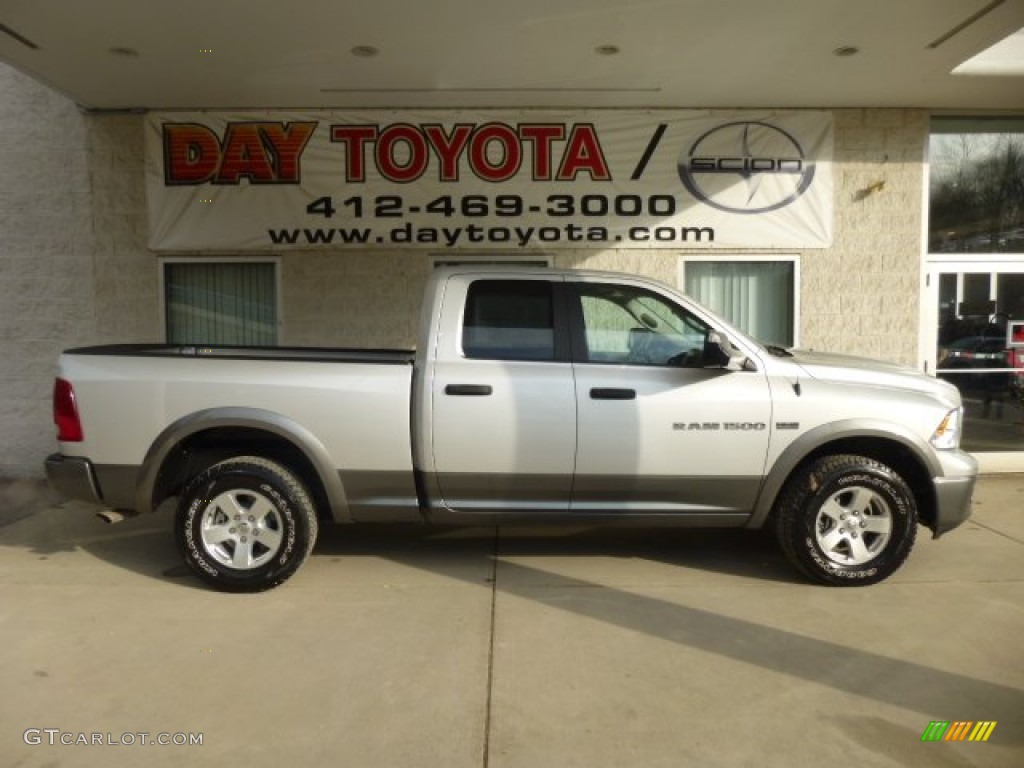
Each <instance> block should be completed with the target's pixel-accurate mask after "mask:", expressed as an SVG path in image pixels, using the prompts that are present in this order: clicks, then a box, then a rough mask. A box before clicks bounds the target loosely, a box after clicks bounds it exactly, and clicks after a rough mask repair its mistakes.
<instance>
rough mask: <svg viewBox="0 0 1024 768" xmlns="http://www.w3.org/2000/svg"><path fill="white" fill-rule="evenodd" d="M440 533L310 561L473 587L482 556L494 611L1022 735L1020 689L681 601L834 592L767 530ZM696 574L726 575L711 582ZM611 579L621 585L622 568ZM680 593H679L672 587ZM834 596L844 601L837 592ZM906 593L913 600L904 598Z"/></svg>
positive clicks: (1012, 737) (337, 542) (1022, 740)
mask: <svg viewBox="0 0 1024 768" xmlns="http://www.w3.org/2000/svg"><path fill="white" fill-rule="evenodd" d="M437 536H438V534H436V533H434V534H431V533H423V529H416V530H409V531H407V532H406V533H405V534H404V535H403V536H401V537H400V538H399V539H398V540H395V539H394V538H393V537H391V536H389V535H388V534H387V532H386V531H382V530H379V529H370V530H366V529H362V530H360V531H358V533H357V535H355V536H351V535H349V529H347V528H346V529H334V530H329V531H328V532H327V534H326V535H325V536H324V538H323V539H322V541H321V544H320V545H319V546H318V548H317V552H316V554H318V555H319V556H321V557H331V558H333V557H339V558H341V557H344V556H346V555H366V554H371V553H375V554H377V555H379V556H382V557H386V558H388V559H390V560H392V561H395V562H398V563H400V564H402V565H405V566H408V567H411V568H415V569H420V570H425V571H428V572H431V573H439V574H442V575H445V576H448V577H451V578H454V579H459V580H462V581H470V582H473V583H479V582H480V574H481V573H482V572H483V571H482V570H481V568H475V569H471V568H468V567H467V564H466V563H465V562H463V561H464V560H465V559H466V558H474V559H476V558H484V559H485V560H486V562H487V565H488V568H487V569H484V570H485V571H486V572H488V573H490V574H491V576H490V577H489V578H487V579H486V581H487V582H489V583H493V587H492V589H493V593H494V599H495V600H497V601H498V603H497V606H498V607H497V610H499V611H500V600H501V599H502V597H508V596H511V597H515V598H519V599H522V600H526V601H530V602H533V603H535V604H540V605H543V606H546V607H548V608H552V609H555V610H558V611H563V612H564V611H568V612H570V613H572V614H573V615H574V616H578V617H582V618H586V619H588V620H591V621H596V622H599V623H602V624H606V625H608V626H612V627H618V628H623V629H627V630H630V631H633V632H639V633H642V634H644V635H647V636H650V637H653V638H656V639H658V640H662V641H668V642H671V643H675V644H677V645H679V646H682V647H685V648H688V649H693V650H699V651H701V652H704V653H707V654H711V655H714V656H718V657H723V658H727V659H731V660H733V661H738V662H742V663H744V664H750V665H754V666H756V667H759V668H762V669H767V670H770V671H772V672H776V673H778V674H780V675H783V676H786V677H790V678H793V679H796V680H802V681H806V682H812V683H815V684H818V685H822V686H826V687H828V688H832V689H834V690H837V691H840V692H843V693H846V694H852V695H855V696H857V697H860V698H861V699H863V700H864V701H865V705H866V709H868V710H869V711H870V707H871V706H872V705H871V702H874V703H875V704H883V705H888V706H895V707H899V708H902V709H907V710H910V711H913V712H917V713H919V714H921V716H922V720H924V721H927V720H929V719H932V718H935V717H938V716H940V715H942V713H944V712H953V713H960V712H963V711H965V708H966V709H969V710H970V717H972V718H974V719H975V720H996V721H999V722H1000V726H1001V728H1002V730H1001V732H1000V741H1001V742H1003V743H1005V744H1013V745H1020V744H1024V729H1022V728H1021V727H1020V725H1019V712H1020V711H1021V707H1022V705H1024V691H1022V690H1020V689H1019V688H1014V687H1012V686H1009V685H1002V684H1000V683H996V682H991V681H988V680H980V679H977V678H974V677H970V676H969V675H965V674H960V673H957V672H951V671H947V670H944V669H941V668H939V667H936V666H930V665H928V664H927V663H922V662H918V661H910V660H906V659H899V658H894V657H892V656H887V655H885V654H884V653H878V652H875V651H872V650H867V649H864V648H859V647H856V646H853V645H847V644H844V643H842V642H836V641H834V640H829V639H822V638H820V637H812V636H809V635H808V634H802V633H801V632H799V631H791V630H789V629H784V628H780V627H777V626H769V625H767V624H764V623H760V622H758V621H755V620H749V619H745V618H739V617H736V616H729V615H725V613H719V612H715V611H713V610H707V609H706V608H699V607H694V606H692V605H686V604H685V602H686V594H687V591H690V592H692V590H693V589H699V588H700V586H701V585H706V586H707V587H708V589H709V590H721V589H722V588H723V587H726V588H728V587H729V586H732V587H738V588H739V589H763V582H771V583H773V584H774V585H777V586H778V587H780V588H782V589H781V591H779V590H778V589H773V590H772V591H771V592H770V593H766V594H765V599H766V600H785V601H787V602H798V601H805V603H806V604H807V605H813V602H812V601H813V599H814V598H815V597H820V596H821V595H822V594H823V593H824V594H827V593H832V594H834V595H836V596H838V595H839V594H841V593H840V592H838V591H834V588H829V587H822V586H816V585H813V584H809V583H807V582H805V581H803V580H801V579H800V578H799V577H798V576H795V575H794V573H793V571H792V569H791V567H790V566H789V565H788V563H786V562H785V560H784V559H783V558H782V556H781V555H780V554H778V553H777V552H776V550H775V545H774V541H773V540H772V539H771V538H770V537H769V536H767V535H764V534H759V533H758V532H746V531H692V530H690V531H686V530H677V531H668V532H666V531H650V530H633V529H628V530H614V529H612V530H609V529H600V530H583V531H575V532H568V531H563V532H551V531H549V530H544V531H543V532H542V533H540V534H538V533H537V532H536V531H535V530H534V531H530V530H517V529H511V530H506V529H504V528H502V529H500V530H499V529H493V528H492V529H474V530H466V531H461V532H451V533H447V534H445V533H442V534H440V538H437ZM432 537H433V538H432ZM573 556H579V557H580V558H591V559H593V560H594V561H595V564H594V565H593V566H592V567H590V568H589V569H587V570H586V573H587V577H580V576H578V575H567V574H566V573H560V572H557V569H563V570H568V569H571V567H572V566H571V564H570V566H568V567H566V565H565V558H566V557H573ZM548 558H551V560H548ZM554 558H558V560H555V559H554ZM605 558H615V559H622V558H632V559H637V560H638V561H642V564H641V565H639V566H638V567H639V568H644V567H647V568H648V569H649V567H650V566H651V565H652V564H653V565H662V566H668V567H669V569H670V570H671V569H678V568H682V569H686V570H689V571H692V572H693V573H694V577H695V578H694V585H693V586H690V587H688V588H687V585H686V583H685V581H683V582H681V581H680V579H679V578H678V574H677V575H676V576H675V578H671V577H670V578H671V581H670V582H668V581H667V580H666V583H665V585H664V586H668V587H669V588H670V589H669V591H675V592H677V594H678V597H677V598H674V599H668V598H663V597H659V596H653V595H650V594H641V593H639V592H640V591H642V590H638V589H637V588H636V587H635V586H632V585H625V586H618V585H616V584H614V583H611V579H608V578H604V577H603V576H602V562H601V561H602V559H605ZM575 570H577V571H578V570H579V569H575ZM702 572H704V573H707V572H713V573H715V574H719V575H721V576H723V577H724V578H722V579H718V578H714V577H713V578H708V577H707V576H706V575H702ZM604 575H607V570H605V571H604ZM618 578H619V579H621V578H622V575H621V573H620V574H619V576H618ZM642 583H649V582H647V581H645V582H642ZM759 583H760V586H759ZM681 586H682V587H683V589H678V590H675V589H674V588H678V587H681ZM887 589H889V585H883V586H878V587H875V588H874V590H875V591H876V592H877V593H878V596H879V597H881V596H882V593H883V592H884V591H886V590H887ZM648 591H654V592H663V591H664V590H660V589H654V590H648ZM843 593H845V594H849V593H848V592H846V591H845V590H844V591H843ZM854 594H860V595H862V596H863V597H864V600H863V606H862V609H863V610H870V609H871V608H870V606H871V603H872V602H873V601H872V599H871V598H872V593H871V591H870V589H869V590H855V591H854ZM904 594H906V595H907V599H912V598H911V597H910V596H909V593H904ZM929 594H932V593H931V592H929ZM748 600H749V598H748ZM883 603H886V604H887V606H888V607H885V608H884V610H888V611H890V612H891V611H892V610H894V609H893V607H892V605H891V604H888V602H887V601H886V600H883ZM740 604H741V605H742V602H741V603H740ZM748 604H749V603H748ZM901 627H902V624H901V625H900V626H895V627H893V632H901V631H902V629H901ZM825 631H826V632H827V631H830V630H829V629H827V628H826V629H825ZM894 645H898V644H894ZM879 647H885V640H884V638H879ZM854 719H856V718H854ZM851 722H852V721H851ZM1004 725H1005V727H1004ZM915 738H916V735H915Z"/></svg>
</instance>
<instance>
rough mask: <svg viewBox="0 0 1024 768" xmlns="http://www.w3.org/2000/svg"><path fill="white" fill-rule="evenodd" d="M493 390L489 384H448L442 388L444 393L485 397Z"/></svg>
mask: <svg viewBox="0 0 1024 768" xmlns="http://www.w3.org/2000/svg"><path fill="white" fill-rule="evenodd" d="M493 391H494V390H492V389H491V385H490V384H449V385H448V386H446V387H445V388H444V393H445V394H446V395H456V396H462V397H486V396H487V395H489V394H491V392H493Z"/></svg>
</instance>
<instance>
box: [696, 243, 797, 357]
mask: <svg viewBox="0 0 1024 768" xmlns="http://www.w3.org/2000/svg"><path fill="white" fill-rule="evenodd" d="M680 270H681V273H682V274H681V280H680V282H681V283H682V285H683V290H684V291H685V292H686V293H687V294H688V295H690V296H692V297H693V298H694V299H696V300H697V301H699V302H700V303H701V304H703V305H704V306H706V307H707V308H708V309H710V310H712V311H713V312H716V313H717V314H719V315H721V316H722V317H724V318H725V319H726V320H728V321H729V322H730V323H732V324H733V325H735V326H736V327H737V328H739V329H740V330H742V331H744V332H745V333H747V334H749V335H750V336H752V337H753V338H755V339H757V340H758V341H761V342H764V343H766V344H778V345H780V346H784V347H792V346H795V345H796V344H797V334H796V329H797V306H798V305H797V298H796V286H797V259H796V257H795V256H793V257H782V258H776V257H773V258H771V259H760V258H758V259H750V258H747V257H736V258H735V259H721V260H718V259H716V260H711V259H707V258H701V259H693V258H688V259H683V260H682V262H681V268H680Z"/></svg>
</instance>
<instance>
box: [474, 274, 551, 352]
mask: <svg viewBox="0 0 1024 768" xmlns="http://www.w3.org/2000/svg"><path fill="white" fill-rule="evenodd" d="M555 325H556V324H555V290H554V285H553V284H552V283H551V282H550V281H548V280H476V281H474V282H473V283H471V284H470V286H469V289H468V292H467V294H466V307H465V311H464V313H463V318H462V353H463V354H464V355H465V356H466V357H467V358H471V359H477V360H534V361H542V362H549V361H555V360H558V359H559V357H560V355H559V353H558V344H557V339H556V334H555Z"/></svg>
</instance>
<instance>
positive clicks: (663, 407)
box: [568, 279, 771, 525]
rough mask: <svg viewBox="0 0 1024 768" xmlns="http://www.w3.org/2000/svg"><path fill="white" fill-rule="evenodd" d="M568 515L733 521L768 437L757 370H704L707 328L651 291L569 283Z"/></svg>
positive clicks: (753, 485)
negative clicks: (572, 420) (572, 416)
mask: <svg viewBox="0 0 1024 768" xmlns="http://www.w3.org/2000/svg"><path fill="white" fill-rule="evenodd" d="M568 285H569V286H570V296H571V299H570V306H571V308H572V314H571V316H572V323H573V330H574V334H573V351H574V368H575V374H576V400H577V419H578V424H577V450H576V457H577V458H576V476H575V482H574V487H573V494H572V504H571V508H572V510H573V511H574V512H580V513H605V514H617V513H629V514H644V513H647V514H657V515H662V514H688V515H701V516H703V517H705V518H706V522H708V523H710V524H714V523H715V522H716V521H719V522H721V523H722V524H726V525H727V524H730V522H734V523H737V524H738V523H739V522H742V520H743V519H745V517H746V515H748V514H749V512H750V511H751V510H752V509H753V505H754V502H755V500H756V497H757V493H758V491H759V488H760V484H761V478H762V475H763V472H764V467H765V461H766V456H767V451H768V443H769V438H770V433H771V428H770V427H771V397H770V393H769V388H768V381H767V378H766V376H765V374H764V372H763V371H758V370H729V369H724V368H720V367H705V366H707V365H709V362H710V361H708V360H706V359H705V344H706V342H707V336H708V333H709V332H710V331H711V330H712V326H711V325H710V324H709V322H708V321H706V320H704V319H702V318H701V317H699V316H698V315H697V314H696V313H695V312H692V311H690V310H688V309H686V308H685V307H683V306H682V304H681V303H679V302H678V301H677V300H676V299H675V297H671V296H669V295H664V294H661V293H659V292H657V291H655V290H654V289H653V287H644V286H640V285H629V284H619V283H604V282H599V281H593V280H589V279H587V280H580V281H571V282H569V283H568Z"/></svg>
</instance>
